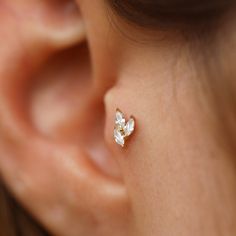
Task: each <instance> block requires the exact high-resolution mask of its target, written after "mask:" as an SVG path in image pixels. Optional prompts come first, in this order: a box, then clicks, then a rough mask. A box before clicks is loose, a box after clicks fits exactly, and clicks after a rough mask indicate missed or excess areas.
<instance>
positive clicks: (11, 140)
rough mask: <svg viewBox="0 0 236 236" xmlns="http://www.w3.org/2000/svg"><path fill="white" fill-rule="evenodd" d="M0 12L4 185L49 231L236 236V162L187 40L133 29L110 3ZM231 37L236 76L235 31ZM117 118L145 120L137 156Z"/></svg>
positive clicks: (229, 27) (24, 2)
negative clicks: (217, 128) (120, 137)
mask: <svg viewBox="0 0 236 236" xmlns="http://www.w3.org/2000/svg"><path fill="white" fill-rule="evenodd" d="M0 11H1V14H0V20H1V22H2V27H1V29H0V45H1V46H0V52H1V54H0V55H1V56H0V62H1V63H0V117H1V118H0V130H1V131H0V156H1V158H0V173H1V176H2V178H3V180H4V182H5V183H6V184H7V186H8V188H9V189H10V191H11V192H12V194H14V196H15V197H16V198H17V199H18V201H20V203H21V204H22V205H23V206H24V207H25V208H26V209H27V210H28V211H29V212H30V213H31V214H32V215H34V216H35V217H36V219H37V220H38V221H39V222H40V223H41V224H42V225H43V226H44V227H45V228H46V229H48V231H50V232H51V233H53V234H55V235H60V236H75V235H94V236H96V235H98V236H100V235H101V236H107V235H114V236H116V235H117V236H121V235H124V236H125V235H128V236H132V235H136V236H154V235H162V236H167V235H203V236H204V235H208V236H209V235H214V236H216V235H229V236H230V235H235V233H236V228H235V222H236V204H235V199H236V198H235V197H236V183H235V180H236V176H235V175H236V172H235V168H234V160H233V158H232V157H231V155H229V154H228V153H226V151H225V150H224V149H223V148H221V146H219V145H218V143H217V141H216V138H215V137H214V133H213V132H212V125H211V124H212V123H214V121H215V114H214V113H213V112H212V110H211V109H209V104H210V103H208V100H209V98H208V96H207V94H205V93H204V91H202V90H201V88H202V87H201V83H200V82H199V80H200V81H201V80H204V79H205V78H204V76H206V75H204V73H203V74H202V75H201V76H202V77H199V74H198V73H197V70H196V68H197V67H195V63H194V59H193V58H192V54H191V52H190V50H189V48H188V47H187V45H186V42H184V40H183V39H182V38H181V37H180V36H179V35H177V34H176V33H174V32H165V33H163V31H161V30H160V29H157V30H156V31H155V32H150V31H148V30H145V29H140V28H138V27H135V26H133V25H130V24H127V23H125V22H124V21H123V20H121V19H120V18H118V17H116V16H115V15H113V13H109V12H110V11H109V9H108V6H107V5H106V4H105V3H104V2H103V1H102V0H98V1H85V0H77V1H76V2H72V1H70V0H67V1H46V0H35V1H30V0H17V1H16V0H7V1H6V0H1V2H0ZM229 19H230V20H229ZM117 25H118V26H119V27H118V28H117V27H116V26H117ZM221 27H222V28H221V29H220V30H221V31H220V32H224V35H225V37H224V39H225V40H224V41H223V40H221V38H220V37H219V38H217V39H216V41H217V45H218V46H219V47H218V48H219V51H220V53H221V54H220V56H221V57H222V58H224V59H225V64H227V67H228V68H234V62H235V59H236V58H235V51H236V48H235V42H236V40H235V37H236V35H235V32H234V31H235V30H234V29H235V22H234V20H233V19H232V17H231V18H227V17H226V18H225V19H224V22H223V24H222V26H221ZM119 29H121V30H119ZM127 35H128V36H129V35H131V36H132V37H131V38H132V39H130V38H129V37H126V36H127ZM226 36H227V37H226ZM133 39H135V40H133ZM163 39H164V40H163ZM229 45H230V48H229ZM226 62H227V63H226ZM116 108H119V109H120V110H121V111H122V112H123V113H124V114H125V116H126V117H127V118H128V117H129V116H130V115H133V116H134V117H135V118H136V128H135V131H134V134H132V136H131V137H129V140H128V141H127V145H126V146H125V148H121V147H120V146H118V145H117V144H116V143H115V142H114V139H113V136H112V135H113V128H114V115H115V110H116Z"/></svg>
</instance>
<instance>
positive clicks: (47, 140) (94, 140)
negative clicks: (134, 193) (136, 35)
mask: <svg viewBox="0 0 236 236" xmlns="http://www.w3.org/2000/svg"><path fill="white" fill-rule="evenodd" d="M0 9H1V10H0V11H1V24H2V25H3V27H1V29H0V45H1V46H0V51H1V54H0V55H1V56H0V62H1V63H0V156H1V157H0V171H1V175H2V177H3V179H4V181H5V183H6V184H7V186H8V187H9V189H10V190H11V191H12V192H13V193H14V195H15V196H16V198H17V199H18V200H19V201H20V202H21V203H22V204H23V205H24V206H25V207H26V208H27V209H28V210H29V211H30V212H31V213H32V214H33V215H34V216H35V217H36V218H37V219H38V220H39V221H40V222H41V223H42V224H43V225H44V226H45V227H46V228H47V229H49V230H50V231H51V232H52V233H54V234H56V235H67V236H68V235H126V234H127V228H128V226H127V224H128V217H129V214H130V211H129V204H128V200H127V194H126V189H125V187H124V185H123V183H122V181H121V180H120V175H119V172H118V168H117V166H116V164H115V163H114V162H113V158H112V156H111V154H110V153H109V149H108V148H107V146H106V144H105V142H104V137H103V136H104V135H103V129H104V108H103V95H104V93H105V91H106V89H107V88H108V87H109V84H108V83H107V82H106V81H102V80H101V81H99V82H96V83H99V86H96V89H94V87H95V86H94V81H93V77H94V75H93V73H92V72H93V70H92V68H93V67H94V66H93V63H92V60H91V58H90V55H91V54H92V52H91V50H93V49H91V48H93V47H90V48H88V46H87V43H86V41H87V40H88V37H89V36H88V35H86V29H85V24H84V19H83V17H82V15H81V14H80V11H79V9H78V5H76V4H75V3H74V1H72V0H63V1H61V0H53V1H47V0H36V1H30V0H28V1H25V0H18V1H15V0H3V1H1V7H0ZM114 227H115V228H116V232H114V231H113V229H114ZM115 233H116V234H115Z"/></svg>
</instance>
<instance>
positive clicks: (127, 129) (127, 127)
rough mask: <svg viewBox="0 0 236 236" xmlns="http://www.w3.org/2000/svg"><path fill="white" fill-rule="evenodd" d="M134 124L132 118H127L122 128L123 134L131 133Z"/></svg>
mask: <svg viewBox="0 0 236 236" xmlns="http://www.w3.org/2000/svg"><path fill="white" fill-rule="evenodd" d="M134 125H135V122H134V119H133V118H131V119H129V121H128V122H127V123H126V125H125V129H124V131H125V136H129V135H131V134H132V133H133V131H134Z"/></svg>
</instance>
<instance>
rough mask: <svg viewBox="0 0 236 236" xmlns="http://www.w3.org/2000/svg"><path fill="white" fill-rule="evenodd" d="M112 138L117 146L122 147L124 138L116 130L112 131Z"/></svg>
mask: <svg viewBox="0 0 236 236" xmlns="http://www.w3.org/2000/svg"><path fill="white" fill-rule="evenodd" d="M114 138H115V141H116V143H117V144H119V145H121V146H122V147H123V146H124V144H125V139H124V136H123V135H122V134H121V132H120V131H119V130H117V129H114Z"/></svg>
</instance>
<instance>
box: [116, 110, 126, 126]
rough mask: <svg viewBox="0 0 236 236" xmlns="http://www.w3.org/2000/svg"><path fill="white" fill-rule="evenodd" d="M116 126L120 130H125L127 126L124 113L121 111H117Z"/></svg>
mask: <svg viewBox="0 0 236 236" xmlns="http://www.w3.org/2000/svg"><path fill="white" fill-rule="evenodd" d="M115 124H116V125H117V126H119V127H120V128H122V129H123V128H124V126H125V118H124V115H123V113H122V112H120V111H119V110H117V111H116V120H115Z"/></svg>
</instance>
